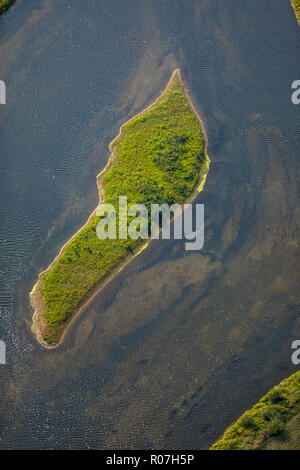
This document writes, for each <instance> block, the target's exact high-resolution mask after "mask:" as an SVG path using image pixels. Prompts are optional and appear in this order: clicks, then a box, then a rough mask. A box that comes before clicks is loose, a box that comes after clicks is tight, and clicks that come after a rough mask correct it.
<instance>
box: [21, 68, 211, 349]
mask: <svg viewBox="0 0 300 470" xmlns="http://www.w3.org/2000/svg"><path fill="white" fill-rule="evenodd" d="M109 148H110V152H111V155H110V158H109V160H108V163H107V165H106V167H105V168H104V169H103V170H102V171H101V173H100V174H99V175H98V177H97V185H98V190H99V198H100V203H99V204H100V206H101V204H112V205H113V206H114V207H116V208H117V207H118V198H119V196H126V197H127V201H128V205H129V206H130V205H132V204H144V205H145V206H146V207H149V206H150V204H151V203H156V204H159V205H160V204H169V205H172V204H175V203H176V204H183V203H186V202H191V201H192V199H194V197H195V196H196V195H197V194H198V193H199V192H200V191H201V190H202V188H203V185H204V182H205V178H206V174H207V172H208V168H209V158H208V156H207V154H206V136H205V132H204V130H203V126H202V123H201V120H200V118H199V116H198V114H197V113H196V111H195V108H194V106H193V105H192V102H191V100H190V98H189V97H188V94H187V93H186V91H185V88H184V86H183V82H182V78H181V73H180V70H179V69H176V70H175V71H174V72H173V74H172V76H171V78H170V80H169V82H168V84H167V86H166V88H165V90H164V92H163V93H162V94H161V95H160V96H159V97H158V98H157V99H156V101H155V102H154V103H153V104H152V105H151V106H149V107H148V108H146V109H145V110H144V111H142V112H141V113H139V114H138V115H137V116H135V117H133V118H132V119H130V120H129V121H127V122H126V123H125V124H123V125H122V127H121V129H120V132H119V135H118V136H117V137H116V138H115V139H114V140H113V141H112V142H111V144H110V146H109ZM98 207H99V206H98ZM117 211H118V209H117ZM97 213H98V212H97V211H96V209H95V210H94V211H93V213H92V214H91V215H90V217H89V218H88V220H87V222H86V223H85V224H84V226H83V227H82V228H81V229H80V230H78V232H77V233H76V234H75V235H73V237H72V238H71V239H70V240H69V241H68V242H67V243H66V244H65V245H64V246H63V247H62V248H61V250H60V252H59V254H58V256H57V257H56V258H55V259H54V261H53V262H52V263H51V264H50V266H49V267H48V268H47V269H46V270H45V271H43V272H41V273H40V275H39V278H38V281H37V283H36V284H35V286H34V288H33V289H32V291H31V293H30V301H31V305H32V307H33V309H34V314H33V320H32V331H33V333H34V334H35V336H36V338H37V340H38V342H39V343H40V344H41V345H42V346H44V347H45V348H54V347H56V346H58V345H59V344H60V343H61V341H62V340H63V337H64V335H65V333H66V330H67V327H68V326H69V325H70V324H71V322H72V320H73V319H74V317H75V315H76V314H78V313H79V312H80V311H81V310H82V309H83V308H84V307H85V306H86V305H87V303H88V302H89V301H90V300H91V298H92V297H93V296H94V295H95V294H96V293H98V292H99V291H100V290H101V289H102V288H103V287H104V286H105V285H106V284H107V283H108V282H109V280H110V279H111V278H112V277H113V276H115V275H116V274H117V273H118V272H119V271H120V270H121V269H122V268H123V267H124V266H125V265H126V264H128V263H129V262H130V261H131V260H132V259H133V258H134V257H135V256H136V255H137V254H139V253H140V252H141V251H142V250H143V249H144V248H146V247H147V245H148V244H149V241H150V238H148V239H147V240H141V239H131V238H127V239H123V238H122V239H120V238H118V237H116V239H99V237H98V236H97V230H96V227H97V224H98V223H99V221H100V216H99V215H97ZM117 215H118V214H117Z"/></svg>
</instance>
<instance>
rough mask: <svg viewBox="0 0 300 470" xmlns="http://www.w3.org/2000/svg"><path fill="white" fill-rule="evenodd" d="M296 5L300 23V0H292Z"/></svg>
mask: <svg viewBox="0 0 300 470" xmlns="http://www.w3.org/2000/svg"><path fill="white" fill-rule="evenodd" d="M291 1H292V5H293V7H294V10H295V13H296V17H297V20H298V23H299V24H300V0H291Z"/></svg>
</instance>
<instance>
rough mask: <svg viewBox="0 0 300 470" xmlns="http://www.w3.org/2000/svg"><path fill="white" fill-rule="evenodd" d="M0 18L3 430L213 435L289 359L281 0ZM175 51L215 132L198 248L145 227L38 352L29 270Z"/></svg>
mask: <svg viewBox="0 0 300 470" xmlns="http://www.w3.org/2000/svg"><path fill="white" fill-rule="evenodd" d="M237 3H238V5H237ZM250 3H251V5H250ZM0 37H1V46H0V78H1V79H4V80H5V81H6V84H7V90H8V94H7V100H8V104H7V105H5V107H4V106H1V108H0V141H1V146H0V180H1V184H0V188H1V206H0V220H1V230H0V257H1V260H0V289H1V290H0V292H1V293H0V310H1V321H0V338H1V339H3V340H5V342H6V344H7V350H8V354H7V357H8V364H7V365H6V366H0V367H1V375H0V393H1V401H0V414H1V423H2V426H1V429H0V447H1V448H3V449H5V448H86V447H90V448H139V449H140V448H153V449H156V448H166V449H167V448H169V449H170V448H173V449H175V448H179V449H180V448H184V449H193V448H207V447H208V446H209V445H210V444H211V443H212V442H214V440H215V439H216V438H217V437H218V436H219V435H220V433H221V432H222V431H223V430H224V429H225V428H226V426H228V425H229V424H231V423H232V421H233V420H235V419H236V418H237V417H238V416H239V414H240V413H241V412H242V411H243V410H244V409H246V408H248V407H250V406H252V405H253V404H254V403H255V401H256V400H257V399H258V398H259V397H260V396H261V395H262V394H264V393H265V392H266V391H267V390H268V389H269V388H270V387H271V386H272V385H274V384H276V383H277V382H279V381H280V380H281V379H283V378H284V377H286V376H287V375H289V374H290V373H292V372H293V371H295V370H296V367H295V366H292V364H291V360H290V353H291V349H290V346H291V343H292V341H293V340H294V339H298V338H299V334H300V300H299V258H300V256H299V221H300V217H299V215H300V209H299V197H300V192H299V187H300V185H299V163H300V162H299V157H298V156H299V155H300V143H299V111H300V107H297V106H295V105H293V104H292V103H291V99H290V95H291V83H292V81H293V80H295V79H298V78H299V76H298V75H297V74H298V72H299V64H300V59H299V53H298V51H299V41H300V30H299V29H298V26H297V23H296V20H295V17H294V14H293V11H292V9H291V8H290V5H289V2H288V1H286V0H279V1H278V2H276V8H274V7H271V5H270V2H267V1H265V2H261V1H260V0H253V1H252V2H248V1H247V0H241V1H240V2H236V1H234V0H226V1H225V2H224V0H223V1H222V0H215V1H214V2H211V1H210V0H199V1H190V2H180V1H174V0H172V1H171V0H165V1H164V2H161V1H160V0H157V1H156V0H153V1H151V2H139V1H137V0H127V1H126V2H122V1H120V0H118V1H117V0H110V2H105V1H90V0H89V1H87V2H86V6H85V8H84V9H83V8H82V2H80V1H78V0H73V1H72V2H69V1H67V2H59V1H58V0H45V1H38V2H37V1H33V0H26V2H21V1H20V2H19V4H18V5H16V7H14V8H12V9H11V10H10V12H9V14H7V15H6V17H4V18H3V19H1V20H0ZM176 67H180V69H181V71H182V75H183V79H184V81H185V84H186V86H187V87H188V89H189V92H190V94H191V97H192V99H193V102H194V104H195V106H196V108H197V110H198V112H199V114H200V115H201V117H202V119H203V122H204V126H205V129H206V132H207V136H208V140H209V145H208V154H209V156H210V158H211V166H210V172H209V175H208V179H207V182H206V186H205V189H204V191H203V192H202V193H201V194H200V195H199V196H198V198H197V202H200V203H204V204H205V217H206V224H205V245H204V249H203V250H201V251H200V252H187V251H185V250H184V241H182V242H181V241H153V242H151V243H150V245H149V247H148V248H147V250H146V251H144V252H143V253H142V254H141V255H139V257H137V258H136V259H135V260H134V261H133V262H132V263H131V264H130V265H128V266H127V267H126V268H125V269H124V270H123V271H122V272H121V273H120V274H119V275H118V276H117V277H116V278H115V279H114V280H113V281H112V282H111V283H110V284H109V285H108V286H107V287H106V288H105V289H104V290H103V291H102V292H101V293H100V294H99V295H98V296H97V297H96V298H95V299H94V300H93V302H92V303H91V304H90V305H89V307H88V308H87V309H86V310H85V311H84V312H83V313H82V314H81V315H80V316H79V317H78V318H77V319H76V320H75V322H74V326H73V327H72V328H71V329H70V330H69V332H68V334H67V336H66V338H65V341H64V343H63V344H62V346H61V347H59V348H58V349H56V350H54V351H45V350H44V349H43V348H42V347H40V346H39V345H38V344H37V343H36V341H35V339H34V337H33V336H32V334H31V331H30V324H31V315H32V309H31V307H30V305H29V295H28V294H29V292H30V290H31V288H32V286H33V284H34V283H35V281H36V279H37V275H38V272H39V271H40V270H42V269H44V268H45V267H47V265H48V264H49V262H51V261H52V259H53V257H54V256H55V255H56V254H57V252H58V251H59V248H60V247H61V245H62V244H63V243H64V242H65V241H66V240H67V239H68V238H69V237H70V236H71V235H72V234H73V233H74V232H75V231H76V230H77V229H78V228H79V227H80V226H81V225H82V224H83V223H84V222H85V220H86V219H87V217H88V215H89V214H90V212H91V210H92V209H94V207H95V206H96V204H97V198H98V194H97V188H96V178H95V177H96V174H97V173H99V171H100V170H101V169H102V168H103V167H104V166H105V163H106V161H107V158H108V156H109V152H108V144H109V142H110V141H111V140H112V139H113V138H114V137H115V136H116V135H117V133H118V131H119V127H120V125H121V124H122V123H123V122H124V121H126V120H127V119H128V118H130V117H132V116H133V115H135V114H136V113H137V112H139V111H141V110H142V109H143V108H144V107H145V106H147V105H149V104H150V103H151V102H152V101H153V100H154V99H155V98H156V97H157V95H158V94H159V93H160V92H161V91H162V89H163V88H164V87H165V85H166V82H167V81H168V79H169V77H170V75H171V73H172V71H173V70H174V68H176Z"/></svg>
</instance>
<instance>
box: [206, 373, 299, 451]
mask: <svg viewBox="0 0 300 470" xmlns="http://www.w3.org/2000/svg"><path fill="white" fill-rule="evenodd" d="M299 436H300V372H296V373H295V374H293V375H292V376H291V377H289V378H287V379H286V380H284V381H283V382H281V383H280V384H279V385H278V386H277V387H274V388H273V389H272V390H271V391H270V392H269V393H268V394H267V395H265V396H264V397H263V398H262V399H261V400H260V401H259V402H258V403H257V404H256V405H255V406H254V407H253V408H251V410H249V411H246V413H244V414H243V416H241V418H240V419H239V420H238V421H237V422H236V423H235V424H234V425H233V426H231V427H230V428H228V429H227V431H226V432H225V433H224V435H223V437H222V439H220V440H219V441H218V442H216V443H215V444H214V445H213V446H212V447H211V450H250V449H295V450H296V449H299V446H300V440H299Z"/></svg>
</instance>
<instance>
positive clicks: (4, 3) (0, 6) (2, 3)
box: [0, 0, 16, 16]
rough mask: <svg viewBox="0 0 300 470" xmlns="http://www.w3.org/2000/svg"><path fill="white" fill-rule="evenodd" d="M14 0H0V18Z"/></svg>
mask: <svg viewBox="0 0 300 470" xmlns="http://www.w3.org/2000/svg"><path fill="white" fill-rule="evenodd" d="M14 3H16V0H0V16H1V15H4V13H5V12H6V11H7V10H8V9H9V8H10V7H11V6H12V5H13V4H14Z"/></svg>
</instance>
